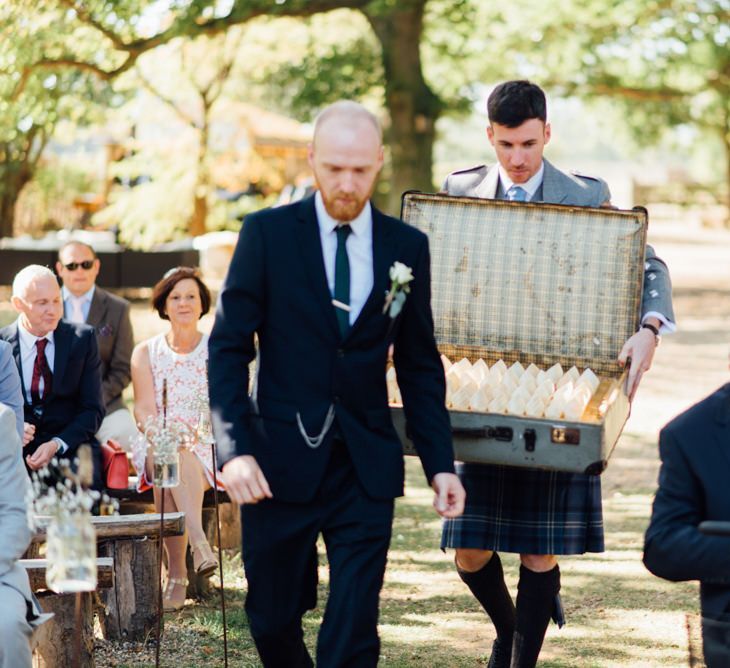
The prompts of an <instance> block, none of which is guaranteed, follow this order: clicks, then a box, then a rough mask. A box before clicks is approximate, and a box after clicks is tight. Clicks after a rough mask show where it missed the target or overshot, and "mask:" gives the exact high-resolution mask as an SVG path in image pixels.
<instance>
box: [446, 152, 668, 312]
mask: <svg viewBox="0 0 730 668" xmlns="http://www.w3.org/2000/svg"><path fill="white" fill-rule="evenodd" d="M543 163H544V164H545V173H544V175H543V180H542V185H541V186H540V188H538V190H537V192H536V193H535V196H534V197H533V199H532V201H533V202H545V203H548V204H567V205H571V206H603V205H604V204H608V203H610V201H611V192H610V190H609V189H608V185H607V184H606V182H605V181H604V180H603V179H599V178H596V177H593V176H585V175H583V174H576V173H574V174H566V173H565V172H562V171H561V170H559V169H557V168H556V167H554V166H553V165H551V164H550V163H549V162H548V161H547V160H545V159H543ZM443 191H444V192H446V193H448V194H449V195H461V196H464V197H482V198H484V199H501V197H502V193H501V187H500V183H499V169H498V168H497V166H496V165H493V166H491V167H487V166H486V165H478V166H476V167H471V168H469V169H462V170H458V171H456V172H452V173H451V174H449V175H448V176H447V177H446V181H444V185H443ZM651 311H654V312H656V313H661V314H662V315H663V316H664V317H665V318H666V319H667V320H668V321H669V322H672V323H673V322H675V320H674V308H673V306H672V281H671V279H670V278H669V270H668V269H667V265H666V264H665V263H664V261H663V260H662V259H660V258H658V257H657V255H656V253H655V252H654V249H653V248H652V247H651V246H647V247H646V255H645V264H644V290H643V296H642V300H641V315H642V316H643V315H644V314H646V313H649V312H651Z"/></svg>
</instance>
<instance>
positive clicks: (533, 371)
mask: <svg viewBox="0 0 730 668" xmlns="http://www.w3.org/2000/svg"><path fill="white" fill-rule="evenodd" d="M525 371H526V372H527V373H529V374H530V375H531V376H532V377H533V378H537V374H538V373H540V367H539V366H537V365H536V364H532V363H530V366H528V367H527V368H526V369H525ZM543 373H544V372H543Z"/></svg>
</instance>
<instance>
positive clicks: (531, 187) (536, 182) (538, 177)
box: [499, 162, 545, 202]
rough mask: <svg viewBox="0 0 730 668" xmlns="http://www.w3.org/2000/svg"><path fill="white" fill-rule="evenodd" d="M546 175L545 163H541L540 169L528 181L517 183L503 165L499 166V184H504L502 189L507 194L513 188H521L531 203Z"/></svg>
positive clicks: (527, 200)
mask: <svg viewBox="0 0 730 668" xmlns="http://www.w3.org/2000/svg"><path fill="white" fill-rule="evenodd" d="M544 175H545V163H544V162H541V163H540V169H538V170H537V171H536V172H535V173H534V174H533V175H532V176H531V177H530V178H529V179H527V181H525V182H524V183H515V182H514V181H513V180H512V179H511V178H510V177H509V174H507V170H505V168H504V167H502V165H499V182H500V183H501V184H502V189H503V190H504V192H505V193H506V192H507V191H508V190H509V189H510V188H511V187H512V186H519V187H520V188H522V190H524V191H525V192H526V193H527V199H526V200H525V201H526V202H529V201H530V200H531V199H532V198H533V197H534V196H535V193H536V192H537V189H538V188H539V187H540V185H541V184H542V177H543V176H544Z"/></svg>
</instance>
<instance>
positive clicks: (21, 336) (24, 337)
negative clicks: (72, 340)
mask: <svg viewBox="0 0 730 668" xmlns="http://www.w3.org/2000/svg"><path fill="white" fill-rule="evenodd" d="M17 322H18V343H19V344H20V366H21V368H22V371H23V388H24V390H25V400H26V401H27V402H28V403H29V404H32V403H33V397H32V396H31V394H30V390H31V385H32V384H33V366H34V365H35V358H36V355H37V353H38V349H37V348H36V345H35V342H36V341H38V339H41V338H44V339H46V340H47V341H48V343H47V344H46V349H45V354H46V362H47V363H48V368H49V369H50V370H51V373H53V364H54V362H55V359H56V344H55V342H54V339H53V332H48V334H46V335H45V336H43V337H40V336H36V335H35V334H31V333H30V332H29V331H28V330H27V329H26V328H25V327H23V323H22V322H21V321H20V318H18V321H17ZM43 388H44V381H43V376H41V379H40V384H39V385H38V389H39V391H40V393H41V395H42V394H43ZM51 440H53V441H56V443H58V452H59V454H63V453H64V452H66V450H68V445H66V443H65V442H64V441H63V439H61V438H58V437H53V439H51Z"/></svg>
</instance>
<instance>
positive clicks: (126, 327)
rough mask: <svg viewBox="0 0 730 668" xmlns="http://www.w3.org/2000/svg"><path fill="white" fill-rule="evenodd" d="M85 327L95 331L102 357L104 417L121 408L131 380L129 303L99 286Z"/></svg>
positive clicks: (132, 338) (131, 340) (132, 340)
mask: <svg viewBox="0 0 730 668" xmlns="http://www.w3.org/2000/svg"><path fill="white" fill-rule="evenodd" d="M86 323H87V324H88V325H91V326H92V327H93V328H94V329H95V330H96V341H97V343H98V344H99V356H100V357H101V381H102V394H103V398H104V407H105V408H106V414H107V415H109V414H110V413H112V412H113V411H116V410H119V409H120V408H124V401H123V400H122V392H123V391H124V388H125V387H127V385H129V383H130V381H131V380H132V373H131V368H130V359H131V357H132V348H134V334H133V333H132V322H131V320H130V318H129V302H128V301H127V300H126V299H122V298H121V297H117V296H116V295H113V294H111V293H110V292H107V291H106V290H102V289H101V288H99V287H98V286H97V287H96V289H95V290H94V297H93V299H92V300H91V305H90V306H89V315H88V317H87V318H86Z"/></svg>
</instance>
